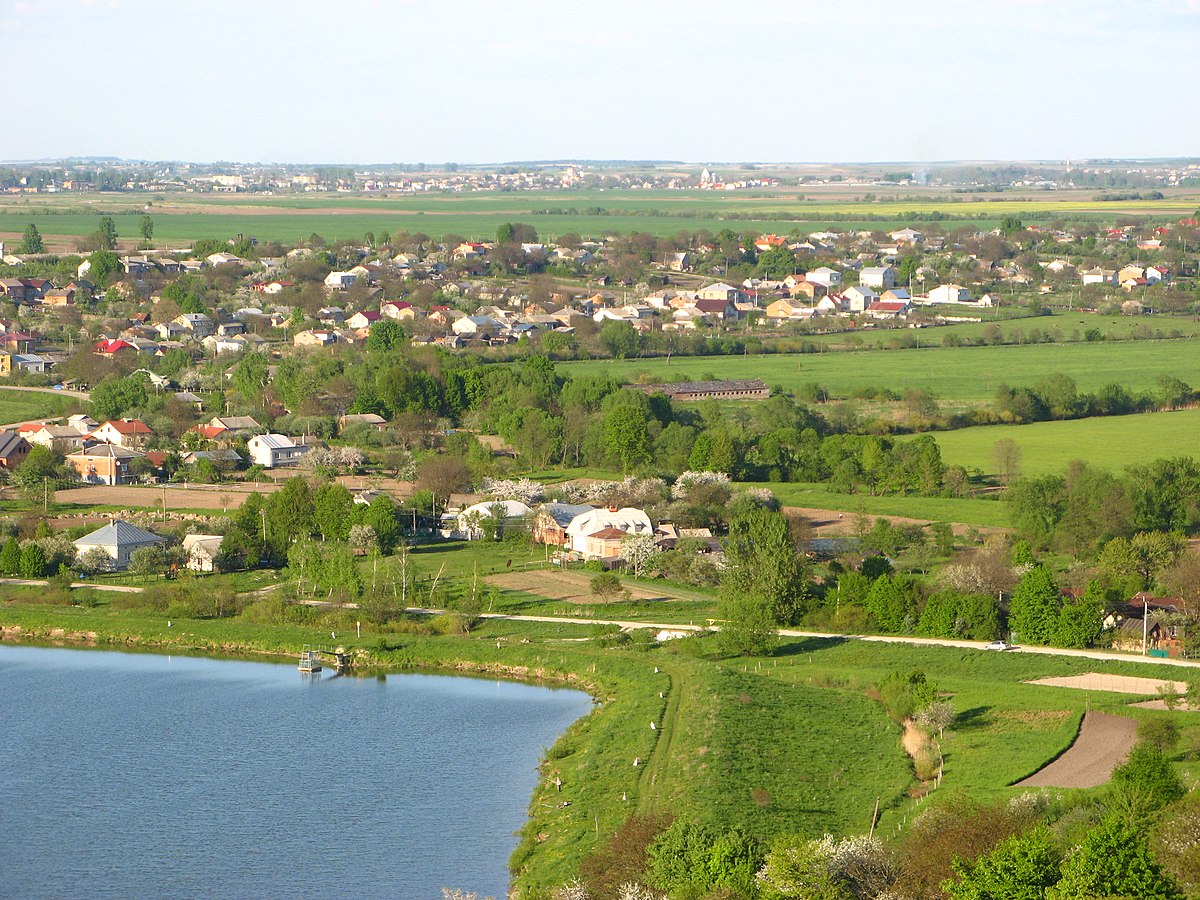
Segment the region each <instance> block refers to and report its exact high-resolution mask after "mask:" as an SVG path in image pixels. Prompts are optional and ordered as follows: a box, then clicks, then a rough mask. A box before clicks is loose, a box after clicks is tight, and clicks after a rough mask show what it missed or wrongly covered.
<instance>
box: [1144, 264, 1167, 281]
mask: <svg viewBox="0 0 1200 900" xmlns="http://www.w3.org/2000/svg"><path fill="white" fill-rule="evenodd" d="M1144 277H1145V279H1146V281H1148V282H1149V283H1150V284H1158V283H1159V282H1162V283H1163V284H1170V283H1171V270H1170V269H1168V268H1167V267H1166V266H1150V267H1149V268H1147V269H1146V274H1145V276H1144Z"/></svg>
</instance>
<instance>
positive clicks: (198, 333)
mask: <svg viewBox="0 0 1200 900" xmlns="http://www.w3.org/2000/svg"><path fill="white" fill-rule="evenodd" d="M171 321H173V322H174V323H175V324H177V325H178V326H179V327H180V328H182V329H183V330H184V331H189V332H191V334H192V336H193V337H195V338H197V339H199V338H203V337H208V336H209V335H210V334H212V333H213V332H214V331H216V330H217V326H216V325H214V324H213V320H212V319H210V318H209V317H208V316H206V315H205V314H204V313H180V314H179V315H177V316H176V317H175V318H174V319H172V320H171Z"/></svg>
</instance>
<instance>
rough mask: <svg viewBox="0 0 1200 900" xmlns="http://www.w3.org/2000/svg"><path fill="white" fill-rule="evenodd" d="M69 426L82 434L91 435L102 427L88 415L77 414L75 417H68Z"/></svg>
mask: <svg viewBox="0 0 1200 900" xmlns="http://www.w3.org/2000/svg"><path fill="white" fill-rule="evenodd" d="M67 426H68V427H70V428H74V429H75V430H76V431H78V432H79V433H80V434H91V433H92V432H93V431H95V430H96V429H97V428H99V427H100V423H99V422H97V421H96V420H95V419H93V418H92V417H91V416H89V415H88V414H87V413H75V415H73V416H68V417H67Z"/></svg>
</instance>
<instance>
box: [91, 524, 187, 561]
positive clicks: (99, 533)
mask: <svg viewBox="0 0 1200 900" xmlns="http://www.w3.org/2000/svg"><path fill="white" fill-rule="evenodd" d="M166 540H167V539H166V538H165V537H162V536H160V535H157V534H155V533H154V532H152V531H145V530H144V529H141V528H138V527H137V526H136V525H134V524H132V523H130V522H126V521H124V520H123V519H113V520H112V521H111V522H109V523H108V524H107V525H105V526H104V527H103V528H98V529H96V530H95V531H93V532H92V533H91V534H87V535H84V536H83V537H81V538H79V539H78V540H77V541H75V552H76V553H78V554H79V555H80V556H84V555H85V554H87V553H88V552H89V551H91V550H95V549H96V548H99V549H101V550H103V551H104V552H105V553H107V554H108V556H109V558H110V559H111V560H112V562H111V563H110V564H109V565H110V568H112V569H116V570H118V571H120V570H123V569H128V568H129V561H130V559H131V557H132V556H133V551H135V550H140V549H141V548H142V547H153V546H155V545H157V544H163V543H166Z"/></svg>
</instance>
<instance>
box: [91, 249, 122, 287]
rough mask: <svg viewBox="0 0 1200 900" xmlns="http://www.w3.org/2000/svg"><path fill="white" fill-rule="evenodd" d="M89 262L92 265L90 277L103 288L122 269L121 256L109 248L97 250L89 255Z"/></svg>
mask: <svg viewBox="0 0 1200 900" xmlns="http://www.w3.org/2000/svg"><path fill="white" fill-rule="evenodd" d="M88 263H89V265H90V266H91V268H89V269H88V278H89V279H90V280H91V281H92V282H93V283H94V284H96V286H97V287H101V288H103V287H106V286H107V285H108V280H109V279H110V278H111V277H112V276H113V275H115V274H116V273H117V272H119V271H120V270H121V260H120V258H119V257H118V256H117V254H115V253H113V252H112V251H111V250H108V249H103V250H97V251H96V252H95V253H93V254H92V255H91V256H89V257H88Z"/></svg>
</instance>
